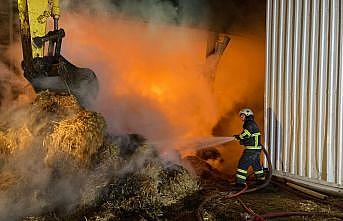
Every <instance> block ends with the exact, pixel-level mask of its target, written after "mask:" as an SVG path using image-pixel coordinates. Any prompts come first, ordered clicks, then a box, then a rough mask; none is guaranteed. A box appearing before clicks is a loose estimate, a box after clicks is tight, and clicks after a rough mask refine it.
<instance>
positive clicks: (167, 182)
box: [0, 92, 199, 220]
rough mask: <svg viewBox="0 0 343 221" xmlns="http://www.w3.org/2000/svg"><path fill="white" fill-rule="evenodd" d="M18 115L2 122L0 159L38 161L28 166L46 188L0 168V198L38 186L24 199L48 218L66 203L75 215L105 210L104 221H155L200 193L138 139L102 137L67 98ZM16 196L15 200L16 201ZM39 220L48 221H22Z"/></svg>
mask: <svg viewBox="0 0 343 221" xmlns="http://www.w3.org/2000/svg"><path fill="white" fill-rule="evenodd" d="M17 112H18V113H20V116H21V117H22V119H20V120H15V119H13V117H12V118H8V120H7V121H6V122H4V123H2V124H1V125H0V126H1V127H0V128H1V130H0V151H1V154H2V155H4V156H6V155H7V156H8V159H17V158H18V157H19V158H18V159H22V158H20V157H24V158H25V157H26V155H25V154H24V153H26V152H27V153H29V155H30V157H33V156H34V157H33V158H34V159H33V158H32V159H33V161H36V160H38V161H39V163H38V165H37V162H34V164H35V165H37V168H34V171H36V170H37V171H44V174H43V175H44V178H43V179H44V180H43V181H41V180H40V178H39V176H37V177H36V176H35V175H33V176H32V172H31V171H30V168H28V167H26V166H24V170H23V169H22V168H21V167H20V166H19V167H18V166H16V164H15V163H13V162H12V163H11V164H9V165H7V166H6V167H5V168H6V170H7V171H0V182H1V181H2V180H3V181H4V184H6V185H2V186H0V190H1V191H5V192H6V191H8V190H17V189H20V188H21V187H24V186H26V185H29V184H30V182H33V184H32V185H34V183H35V182H39V183H40V187H39V188H41V189H37V190H35V193H34V194H33V195H32V194H26V195H25V197H27V198H28V199H27V200H26V201H25V203H27V204H28V205H30V204H31V202H32V200H34V201H40V200H41V202H42V205H44V208H48V210H47V212H50V211H54V210H55V206H56V205H58V206H60V205H61V204H62V205H63V202H64V201H65V200H67V201H68V202H69V204H70V205H69V207H70V206H71V207H72V208H74V211H75V213H78V212H80V211H83V213H87V211H84V208H106V211H107V213H106V214H108V216H109V217H113V216H118V217H125V216H128V215H133V216H135V215H137V214H140V215H142V216H144V217H149V218H152V219H154V218H157V217H161V216H163V214H164V212H165V209H166V208H168V207H172V206H173V205H175V204H177V203H179V202H180V201H182V200H183V199H184V198H186V197H187V196H189V195H192V194H193V193H194V192H196V191H198V190H199V185H198V181H197V179H196V178H195V177H193V176H192V175H191V174H190V173H189V172H188V171H187V170H185V169H184V168H183V167H182V166H179V165H175V164H172V163H169V162H168V163H166V162H164V161H163V160H162V159H161V158H160V157H159V154H158V151H157V150H156V149H155V148H154V147H153V146H151V145H148V144H146V143H145V138H144V137H142V136H140V135H137V134H130V135H124V136H109V135H108V136H105V122H104V119H103V118H102V116H100V115H99V114H97V113H93V112H90V111H87V110H85V109H84V108H82V107H81V106H80V105H78V103H77V100H76V99H75V98H74V97H73V96H62V95H54V94H51V93H49V92H42V93H40V94H38V95H37V98H36V100H35V101H34V102H33V103H32V104H31V105H28V106H25V107H21V108H20V110H17ZM9 116H10V115H9ZM31 155H32V156H31ZM29 160H30V159H29ZM5 164H6V163H5ZM28 165H30V164H28ZM2 170H3V169H2ZM36 179H38V180H36ZM41 182H42V183H41ZM32 188H34V189H36V188H37V187H36V186H33V187H32ZM25 189H26V188H24V190H25ZM20 191H21V189H20ZM20 191H19V192H18V191H17V192H18V193H20V194H21V193H23V194H24V193H25V191H24V192H20ZM56 193H58V195H61V196H58V197H57V196H56ZM20 194H17V195H16V196H15V199H17V198H18V200H20V198H21V197H22V195H20ZM37 196H38V198H37ZM64 207H66V206H62V208H64ZM65 209H68V210H69V209H70V208H67V207H66V208H65ZM91 210H92V209H91ZM32 211H33V210H32ZM61 211H64V212H65V210H64V209H62V210H61ZM69 211H70V210H69ZM72 213H73V212H72ZM30 214H32V213H31V212H28V214H25V215H30ZM34 214H37V213H36V212H34ZM34 214H33V215H34ZM38 214H39V213H38ZM138 216H139V215H138ZM62 217H63V216H62ZM45 218H46V219H47V220H48V217H28V218H26V219H25V220H46V219H45ZM74 220H78V218H75V219H74ZM90 220H92V219H91V217H90Z"/></svg>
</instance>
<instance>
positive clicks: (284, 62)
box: [265, 0, 343, 193]
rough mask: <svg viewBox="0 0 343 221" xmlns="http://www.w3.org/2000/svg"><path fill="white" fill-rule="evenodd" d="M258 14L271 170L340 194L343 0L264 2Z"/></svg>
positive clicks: (342, 167)
mask: <svg viewBox="0 0 343 221" xmlns="http://www.w3.org/2000/svg"><path fill="white" fill-rule="evenodd" d="M266 14H267V15H266V16H267V19H266V20H267V22H266V25H267V29H266V30H267V36H266V38H267V39H266V45H267V46H266V88H265V110H266V112H265V142H266V146H267V147H269V148H270V152H271V156H272V162H273V166H274V170H275V175H279V176H284V177H289V178H291V179H295V180H297V181H299V182H302V183H304V184H307V185H310V186H313V187H317V188H324V189H326V190H329V191H335V192H339V193H343V0H268V1H267V13H266Z"/></svg>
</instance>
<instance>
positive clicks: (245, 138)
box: [239, 116, 262, 150]
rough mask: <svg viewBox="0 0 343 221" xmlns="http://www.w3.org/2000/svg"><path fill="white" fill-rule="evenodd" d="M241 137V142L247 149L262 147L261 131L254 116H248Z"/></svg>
mask: <svg viewBox="0 0 343 221" xmlns="http://www.w3.org/2000/svg"><path fill="white" fill-rule="evenodd" d="M239 139H240V144H241V145H244V146H245V148H246V149H258V150H260V149H261V146H262V144H261V133H260V129H259V128H258V126H257V124H256V122H255V121H254V118H253V116H247V117H246V119H245V121H244V124H243V132H242V133H241V134H240V135H239Z"/></svg>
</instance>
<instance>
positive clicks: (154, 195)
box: [104, 145, 199, 218]
mask: <svg viewBox="0 0 343 221" xmlns="http://www.w3.org/2000/svg"><path fill="white" fill-rule="evenodd" d="M135 153H140V154H144V153H152V155H150V156H149V155H146V157H147V158H146V159H145V160H144V161H143V162H142V166H141V167H137V169H135V170H134V171H131V172H130V173H126V174H125V175H124V176H119V177H118V178H117V179H115V180H114V181H113V182H112V183H111V184H110V185H109V186H108V188H107V191H106V192H105V193H104V194H105V198H106V199H107V202H108V203H109V205H107V206H110V208H112V210H114V211H121V212H123V213H124V214H125V215H128V214H144V215H145V216H148V217H150V218H157V217H160V216H162V215H163V209H164V208H166V207H169V206H172V205H173V204H175V203H176V202H179V201H180V200H182V199H184V198H185V197H186V196H189V195H191V194H193V193H194V192H196V191H198V190H199V186H198V183H197V180H196V179H195V178H194V177H193V176H192V175H191V174H190V173H188V171H186V170H185V169H184V168H183V167H181V166H178V165H174V164H173V165H171V164H170V165H168V164H165V163H163V162H162V161H161V160H160V159H159V158H157V157H156V158H150V157H151V156H154V155H153V153H154V149H153V147H151V146H148V145H142V146H140V147H139V148H138V149H137V150H136V152H135ZM135 153H134V154H133V155H132V158H133V159H135Z"/></svg>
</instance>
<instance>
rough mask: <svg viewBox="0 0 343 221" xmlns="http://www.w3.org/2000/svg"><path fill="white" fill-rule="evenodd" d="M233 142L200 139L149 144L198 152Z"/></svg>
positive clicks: (210, 138) (220, 139)
mask: <svg viewBox="0 0 343 221" xmlns="http://www.w3.org/2000/svg"><path fill="white" fill-rule="evenodd" d="M233 140H235V138H234V137H202V138H194V139H177V140H163V141H157V142H151V143H150V144H152V145H156V146H172V147H175V148H176V149H178V150H200V149H204V148H207V147H214V146H218V145H221V144H225V143H228V142H231V141H233Z"/></svg>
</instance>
